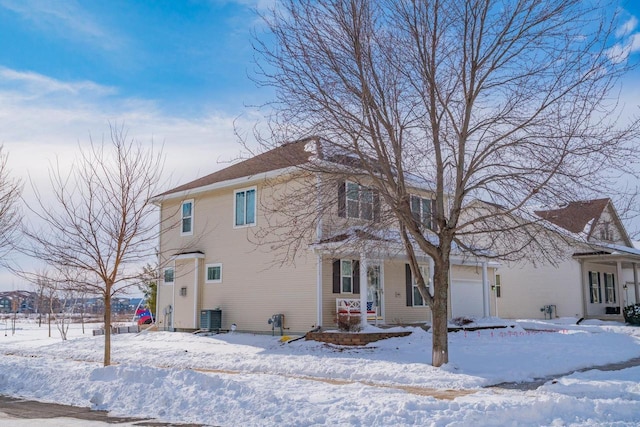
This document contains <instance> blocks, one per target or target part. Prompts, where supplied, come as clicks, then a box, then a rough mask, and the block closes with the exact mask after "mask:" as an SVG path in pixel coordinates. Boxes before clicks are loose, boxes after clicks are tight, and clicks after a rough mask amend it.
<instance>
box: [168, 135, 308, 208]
mask: <svg viewBox="0 0 640 427" xmlns="http://www.w3.org/2000/svg"><path fill="white" fill-rule="evenodd" d="M309 142H312V140H311V139H303V140H300V141H296V142H291V143H287V144H284V145H281V146H279V147H276V148H274V149H273V150H269V151H267V152H265V153H262V154H258V155H257V156H255V157H251V158H250V159H247V160H243V161H241V162H239V163H236V164H234V165H231V166H229V167H226V168H224V169H221V170H219V171H217V172H214V173H212V174H209V175H207V176H203V177H202V178H198V179H196V180H194V181H191V182H188V183H186V184H183V185H180V186H179V187H175V188H172V189H171V190H168V191H165V192H164V193H162V194H159V195H158V196H156V197H161V196H166V195H169V194H173V193H179V192H181V191H187V190H193V189H195V188H200V187H206V186H207V185H211V184H215V183H218V182H223V181H229V180H232V179H237V178H242V177H248V176H253V175H257V174H260V173H265V172H270V171H274V170H278V169H284V168H287V167H292V166H298V165H301V164H304V163H306V162H308V161H309V158H310V157H311V155H312V154H313V153H311V152H309V151H306V150H305V147H306V146H307V144H308V143H309Z"/></svg>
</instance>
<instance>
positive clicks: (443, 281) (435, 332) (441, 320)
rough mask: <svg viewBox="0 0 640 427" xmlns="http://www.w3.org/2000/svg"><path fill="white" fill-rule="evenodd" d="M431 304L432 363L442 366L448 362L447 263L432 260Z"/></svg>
mask: <svg viewBox="0 0 640 427" xmlns="http://www.w3.org/2000/svg"><path fill="white" fill-rule="evenodd" d="M433 287H434V295H433V305H432V307H431V339H432V340H433V347H432V350H431V351H432V353H431V357H432V365H433V366H435V367H438V366H442V365H444V364H445V363H448V362H449V342H448V339H447V333H448V329H447V327H448V315H447V301H448V287H449V263H448V262H446V263H443V262H442V261H441V260H434V269H433Z"/></svg>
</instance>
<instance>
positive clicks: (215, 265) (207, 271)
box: [204, 262, 222, 283]
mask: <svg viewBox="0 0 640 427" xmlns="http://www.w3.org/2000/svg"><path fill="white" fill-rule="evenodd" d="M210 267H211V268H215V267H220V279H218V280H209V268H210ZM204 282H205V283H222V263H220V262H214V263H212V264H207V265H205V266H204Z"/></svg>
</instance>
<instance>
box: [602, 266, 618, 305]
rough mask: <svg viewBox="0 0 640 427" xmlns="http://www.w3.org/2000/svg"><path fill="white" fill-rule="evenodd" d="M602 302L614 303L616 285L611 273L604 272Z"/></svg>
mask: <svg viewBox="0 0 640 427" xmlns="http://www.w3.org/2000/svg"><path fill="white" fill-rule="evenodd" d="M604 302H606V303H609V304H615V302H616V285H615V280H614V277H613V273H604Z"/></svg>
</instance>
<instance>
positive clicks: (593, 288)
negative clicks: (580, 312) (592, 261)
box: [589, 271, 602, 304]
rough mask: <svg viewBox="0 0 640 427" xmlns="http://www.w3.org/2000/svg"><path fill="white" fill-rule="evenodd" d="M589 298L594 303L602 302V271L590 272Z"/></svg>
mask: <svg viewBox="0 0 640 427" xmlns="http://www.w3.org/2000/svg"><path fill="white" fill-rule="evenodd" d="M589 300H590V301H591V303H592V304H597V303H601V302H602V290H601V289H600V273H599V272H597V271H590V272H589Z"/></svg>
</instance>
